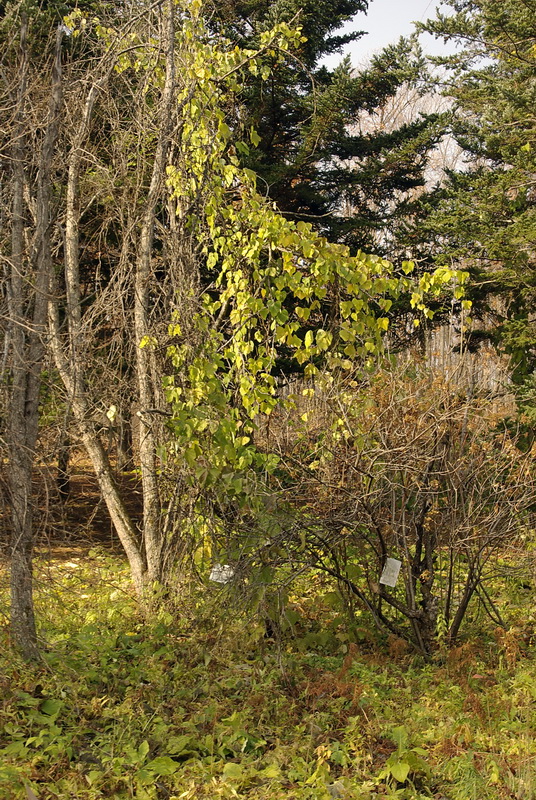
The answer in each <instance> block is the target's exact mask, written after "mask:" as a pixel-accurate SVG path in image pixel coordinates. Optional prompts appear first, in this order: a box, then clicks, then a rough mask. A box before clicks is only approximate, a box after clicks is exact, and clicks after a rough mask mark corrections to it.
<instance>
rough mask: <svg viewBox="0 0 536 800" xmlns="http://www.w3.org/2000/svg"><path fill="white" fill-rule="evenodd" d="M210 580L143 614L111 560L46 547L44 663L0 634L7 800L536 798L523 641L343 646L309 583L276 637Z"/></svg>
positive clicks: (532, 695)
mask: <svg viewBox="0 0 536 800" xmlns="http://www.w3.org/2000/svg"><path fill="white" fill-rule="evenodd" d="M216 591H217V589H215V588H214V587H213V586H212V587H209V588H207V589H202V590H200V589H197V590H196V591H195V592H193V591H190V592H184V594H183V596H182V597H181V600H180V604H177V605H178V606H179V609H180V611H179V610H176V611H173V610H172V609H168V610H167V611H165V612H162V613H160V615H159V616H158V617H157V618H155V619H152V620H151V621H150V623H148V622H144V621H143V620H141V619H140V617H139V616H138V613H137V609H136V605H135V602H134V600H133V597H132V594H131V590H130V584H129V577H128V573H127V571H126V569H125V566H124V564H123V562H122V561H121V560H119V559H115V558H112V557H110V556H108V555H106V554H103V553H100V554H99V553H93V554H92V555H91V556H90V557H84V558H82V557H80V558H77V559H74V560H73V561H71V562H60V561H58V562H54V561H51V562H46V561H43V562H41V563H38V566H37V569H36V610H37V614H38V618H39V620H40V634H41V636H42V638H43V645H44V650H43V654H44V662H43V664H42V665H39V666H28V665H26V664H25V663H24V662H22V661H20V660H19V659H18V658H17V657H16V656H15V655H14V654H13V653H12V651H10V649H9V646H8V645H9V643H8V640H7V628H5V629H4V632H3V633H2V636H3V637H5V641H3V642H2V645H5V646H2V647H1V648H0V651H1V655H0V676H1V678H0V798H5V799H6V800H17V798H21V800H22V798H25V797H26V790H25V786H29V787H30V788H31V789H32V791H33V792H34V794H35V795H36V796H37V797H38V798H39V800H49V799H52V798H62V799H63V798H65V799H67V798H76V800H96V798H135V799H136V800H149V799H151V800H152V799H153V798H162V799H163V800H164V799H165V800H173V799H175V800H178V798H192V800H193V798H195V799H196V800H204V798H206V799H207V800H208V799H209V798H210V799H212V798H236V797H239V798H248V799H249V798H256V799H258V800H283V798H285V800H287V798H288V800H331V798H337V797H338V798H343V799H344V798H347V799H348V800H350V799H351V798H380V797H383V798H391V797H392V798H394V797H398V798H421V797H435V798H437V800H439V798H442V799H444V798H447V800H471V798H475V800H499V799H501V800H502V799H503V798H504V799H505V800H506V798H519V799H520V800H530V798H534V797H536V660H535V659H534V652H533V648H532V645H531V643H530V642H529V643H528V644H527V643H523V642H521V647H519V646H518V645H519V643H518V642H513V640H504V638H503V639H501V638H500V637H497V639H494V638H493V637H492V636H491V635H490V631H489V630H488V631H484V630H483V631H481V632H478V631H477V630H476V629H474V630H473V632H472V637H473V638H472V640H470V641H466V642H465V643H463V644H462V645H461V646H460V647H458V648H457V649H456V650H455V651H453V652H452V653H451V654H450V655H449V656H448V657H447V658H446V659H445V660H444V661H443V663H438V664H432V665H431V664H425V663H424V662H422V661H420V660H419V659H418V658H415V657H413V656H411V655H410V654H408V653H407V652H404V651H403V648H400V647H398V646H397V643H396V642H395V643H393V642H391V643H390V644H389V645H388V644H386V643H385V642H383V641H382V640H380V639H377V638H376V637H375V635H374V634H372V633H371V635H370V636H369V637H364V641H363V643H362V644H361V645H357V646H351V647H350V650H348V645H347V643H346V642H345V641H344V636H342V637H341V636H340V626H339V629H337V628H336V627H335V626H334V625H333V624H332V622H333V620H332V618H330V616H329V615H330V613H331V614H334V612H330V610H329V608H328V606H324V605H322V603H319V602H318V597H317V596H315V593H314V591H313V592H311V591H309V593H306V594H304V596H303V597H300V598H297V601H299V604H300V606H301V608H302V610H303V621H302V624H301V627H300V633H299V636H298V635H295V636H291V635H290V634H289V635H288V637H287V638H284V639H283V640H281V641H279V642H273V641H271V640H266V639H264V638H263V637H262V626H261V625H259V624H257V623H256V622H255V619H254V618H253V617H250V618H249V619H248V617H247V615H245V614H244V613H239V611H241V612H243V608H242V609H239V608H238V606H237V608H236V609H235V611H236V613H231V614H230V615H226V614H223V613H222V611H221V607H222V605H226V606H227V607H228V606H229V603H228V602H227V601H226V603H225V604H223V603H222V602H221V598H218V597H216V598H215V597H214V593H215V592H216ZM526 594H527V595H528V596H527V597H526V599H525V600H524V602H525V605H524V606H523V605H522V604H521V602H520V601H519V600H517V601H516V602H517V603H518V606H517V607H516V608H518V611H517V612H516V613H519V617H520V619H522V618H523V615H525V618H529V617H531V615H532V616H533V615H534V607H533V604H532V597H531V593H526ZM4 600H6V598H5V597H4V596H3V595H2V598H1V602H2V606H3V607H4ZM6 602H7V600H6ZM236 602H237V604H238V600H237V601H236ZM319 630H328V631H331V632H332V633H331V634H330V636H329V637H327V638H326V637H320V636H318V631H319ZM337 631H338V632H337ZM307 637H309V638H307ZM341 640H342V643H341ZM304 641H305V642H306V644H305V645H304ZM315 643H316V644H315ZM514 644H515V647H514Z"/></svg>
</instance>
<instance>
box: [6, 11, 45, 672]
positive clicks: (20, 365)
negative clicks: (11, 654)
mask: <svg viewBox="0 0 536 800" xmlns="http://www.w3.org/2000/svg"><path fill="white" fill-rule="evenodd" d="M27 34H28V18H27V16H26V15H25V14H24V15H23V17H22V22H21V31H20V67H19V69H20V82H19V87H18V95H17V114H16V122H15V130H14V139H13V148H12V152H13V203H12V223H11V275H10V278H11V280H10V300H11V309H10V310H11V321H10V322H11V326H12V331H11V349H12V354H11V362H12V363H11V371H12V385H11V396H10V404H9V406H10V407H9V411H8V418H9V461H10V469H9V488H10V498H11V513H12V526H13V527H12V532H11V629H12V634H13V640H14V642H15V645H16V647H17V648H18V649H19V650H20V651H21V653H22V654H23V655H24V656H25V658H28V659H36V658H38V657H39V652H38V649H37V633H36V629H35V617H34V610H33V596H32V588H33V586H32V547H33V526H32V502H31V501H32V465H33V453H31V452H29V451H28V449H27V446H26V444H27V438H28V436H27V433H28V430H27V423H28V421H29V420H28V418H27V416H26V414H25V411H26V389H27V380H28V372H29V370H28V363H27V360H26V320H25V314H24V274H25V271H26V270H25V260H26V253H25V246H24V159H25V135H24V112H25V104H26V90H27V80H28V52H27Z"/></svg>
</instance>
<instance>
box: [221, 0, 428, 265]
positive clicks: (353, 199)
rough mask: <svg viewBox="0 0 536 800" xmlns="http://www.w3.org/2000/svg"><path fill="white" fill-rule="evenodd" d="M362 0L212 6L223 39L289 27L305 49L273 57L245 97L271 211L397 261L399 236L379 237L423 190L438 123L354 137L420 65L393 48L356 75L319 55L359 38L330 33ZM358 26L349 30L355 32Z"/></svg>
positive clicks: (413, 79) (244, 40) (414, 77)
mask: <svg viewBox="0 0 536 800" xmlns="http://www.w3.org/2000/svg"><path fill="white" fill-rule="evenodd" d="M367 5H368V3H367V2H366V0H325V2H321V3H317V2H312V0H307V2H305V3H298V2H295V0H274V2H271V3H269V4H265V3H263V4H260V3H259V2H256V0H250V2H243V3H233V4H229V3H227V4H223V5H221V4H218V6H217V8H216V15H217V18H218V19H219V21H220V23H221V25H222V26H223V29H224V31H225V33H226V35H227V36H228V37H230V38H231V39H233V40H234V41H236V42H237V43H238V44H239V45H241V46H244V45H248V46H252V45H253V44H254V43H255V42H256V41H257V38H258V36H259V35H260V34H261V32H262V31H263V30H265V29H266V28H267V27H271V26H273V25H274V24H277V23H278V22H281V21H287V22H288V21H290V20H294V21H295V22H296V23H297V24H300V25H301V28H302V34H303V36H304V39H305V41H303V42H302V45H301V48H300V50H299V52H298V53H297V54H293V55H292V56H290V57H288V58H286V59H285V60H284V61H281V59H280V54H276V53H274V56H273V63H272V64H271V65H270V66H271V73H270V79H269V80H268V81H263V80H262V75H261V74H259V75H258V76H257V77H253V78H251V79H250V81H249V85H248V86H247V88H246V91H245V93H244V95H243V99H244V102H245V105H246V109H247V112H246V120H244V119H242V121H243V122H244V124H246V125H248V126H249V125H252V126H253V127H254V129H255V130H256V131H257V132H258V134H259V136H260V141H259V143H258V147H256V148H255V149H254V150H253V151H252V152H251V153H250V154H249V156H248V157H247V158H246V161H247V165H248V166H249V167H251V168H252V169H253V170H254V171H255V172H256V173H257V175H259V176H260V178H261V180H262V181H263V182H264V190H265V193H266V194H267V195H269V196H270V197H271V198H272V199H273V200H275V201H276V203H277V205H278V208H279V209H280V210H281V211H283V212H284V213H285V214H287V215H288V216H290V217H292V218H294V219H304V220H309V221H312V222H313V223H314V224H315V226H316V227H317V228H318V229H319V230H321V231H322V232H323V233H324V234H326V235H327V236H328V237H329V238H330V239H332V240H336V241H339V242H345V243H347V244H349V245H350V246H352V247H354V248H362V249H364V250H368V251H370V250H374V252H380V253H381V254H382V255H384V256H387V257H391V258H395V259H396V258H398V257H399V255H400V250H399V249H398V248H397V246H396V244H395V240H396V237H394V236H393V235H390V236H389V235H386V231H387V228H391V229H393V226H395V227H396V225H397V222H396V220H397V219H398V217H400V216H406V215H407V214H410V213H415V210H416V209H415V207H414V206H413V205H412V203H411V202H410V197H411V195H412V193H413V192H414V190H415V189H418V188H420V187H423V186H424V183H425V181H424V177H423V172H424V168H425V165H426V154H427V152H428V151H429V150H430V148H432V147H433V146H434V145H435V144H436V142H437V141H438V139H439V137H440V135H441V132H440V125H439V120H438V117H437V115H432V116H429V117H426V116H423V117H419V118H418V119H416V121H414V122H413V123H412V124H407V125H404V126H402V127H400V128H399V129H398V130H394V131H391V132H389V133H386V132H385V131H380V132H367V133H360V132H359V131H358V127H357V125H356V123H357V122H358V121H359V118H360V116H362V115H363V114H365V115H368V114H370V113H372V112H374V111H375V110H377V109H379V108H381V107H383V106H384V105H385V104H386V103H387V102H388V101H389V100H390V99H392V98H393V97H394V96H395V95H396V93H397V92H398V91H399V90H400V88H401V87H403V86H404V85H407V84H408V83H412V84H417V83H419V82H420V81H421V78H422V75H423V71H424V62H423V58H422V55H421V54H420V52H419V50H418V48H417V47H416V44H415V42H414V41H413V42H411V41H408V40H400V42H398V44H396V45H393V46H390V47H388V48H386V49H385V50H384V51H383V52H382V53H380V54H379V55H377V56H376V57H374V58H373V59H372V61H371V63H370V65H369V66H368V67H367V68H366V69H363V70H361V71H358V72H357V71H356V70H355V69H353V68H352V66H351V64H350V60H349V59H344V60H343V61H342V62H341V63H340V65H339V66H338V67H336V68H335V69H333V70H330V69H328V68H327V67H326V66H325V65H323V64H322V59H323V57H324V56H326V55H330V54H333V53H336V52H337V51H338V50H339V49H340V47H341V46H342V45H343V44H345V43H347V42H349V41H355V40H357V39H359V38H360V37H361V36H362V35H363V32H362V31H360V30H356V31H355V32H353V33H348V34H345V35H337V33H336V31H337V29H338V28H339V27H340V26H341V25H342V23H343V22H345V21H346V20H348V19H350V18H351V17H353V16H354V15H356V14H358V13H360V12H364V11H366V8H367ZM358 26H359V22H356V27H358Z"/></svg>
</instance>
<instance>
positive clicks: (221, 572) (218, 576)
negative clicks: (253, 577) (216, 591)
mask: <svg viewBox="0 0 536 800" xmlns="http://www.w3.org/2000/svg"><path fill="white" fill-rule="evenodd" d="M233 575H234V569H233V568H232V567H231V566H229V564H214V566H213V567H212V569H211V570H210V575H209V580H210V581H213V583H229V581H230V580H231V578H232V577H233Z"/></svg>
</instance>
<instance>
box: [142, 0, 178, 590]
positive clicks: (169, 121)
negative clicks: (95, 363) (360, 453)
mask: <svg viewBox="0 0 536 800" xmlns="http://www.w3.org/2000/svg"><path fill="white" fill-rule="evenodd" d="M173 15H174V8H173V4H172V3H171V2H170V3H169V8H168V12H167V15H166V20H165V23H164V24H165V32H164V36H163V37H162V41H163V42H164V46H165V48H166V79H165V84H164V89H163V92H162V97H161V101H160V102H161V104H160V120H159V126H158V131H159V134H158V141H157V146H156V152H155V156H154V162H153V169H152V174H151V183H150V186H149V192H148V195H147V200H146V204H145V211H144V215H143V223H142V228H141V231H140V237H139V242H138V257H137V262H136V278H135V290H134V291H135V299H134V331H135V339H136V345H137V347H136V367H137V378H138V390H139V400H140V405H141V410H140V414H139V417H140V426H139V454H140V467H141V478H142V487H143V535H144V544H145V553H146V557H147V572H148V579H149V580H150V581H159V580H161V578H162V525H161V523H162V520H161V511H162V505H161V498H160V491H159V485H158V470H157V456H156V438H155V434H154V427H153V426H154V418H151V413H150V410H151V409H153V408H155V407H156V404H157V402H156V401H157V398H156V394H155V391H154V385H153V379H152V373H153V370H152V369H151V358H152V352H151V347H148V346H146V347H144V346H142V345H143V344H144V339H145V337H147V336H149V334H150V324H149V308H150V291H151V278H152V277H153V271H152V266H151V257H152V251H153V241H154V227H155V215H156V208H157V204H158V202H159V200H160V197H161V192H162V187H163V185H164V178H165V171H166V163H167V153H168V150H169V145H170V137H171V131H172V128H173V102H174V89H175V66H174V44H175V43H174V16H173Z"/></svg>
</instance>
